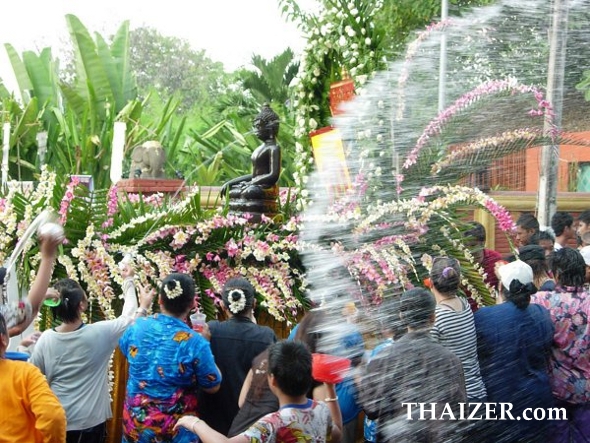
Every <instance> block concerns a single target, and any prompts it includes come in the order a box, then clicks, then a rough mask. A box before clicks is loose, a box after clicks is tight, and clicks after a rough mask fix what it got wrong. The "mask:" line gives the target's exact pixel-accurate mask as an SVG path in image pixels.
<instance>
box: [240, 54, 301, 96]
mask: <svg viewBox="0 0 590 443" xmlns="http://www.w3.org/2000/svg"><path fill="white" fill-rule="evenodd" d="M252 65H253V66H254V67H255V68H256V71H250V70H246V71H243V76H244V81H243V84H244V87H245V88H246V89H247V90H249V91H250V92H251V93H252V95H253V96H254V98H255V99H256V100H257V101H258V103H259V104H261V105H262V104H263V103H271V104H276V105H280V106H284V105H285V103H286V102H287V100H288V99H289V95H290V94H289V84H290V83H291V81H292V80H293V78H294V77H295V75H296V74H297V71H298V69H299V64H298V63H294V62H293V51H292V50H291V49H286V50H285V51H283V52H282V53H281V54H279V55H277V56H276V57H274V58H273V59H272V60H270V61H267V60H266V59H264V58H262V57H261V56H259V55H253V56H252ZM275 107H276V106H275Z"/></svg>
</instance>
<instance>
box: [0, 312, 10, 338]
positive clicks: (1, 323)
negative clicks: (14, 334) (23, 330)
mask: <svg viewBox="0 0 590 443" xmlns="http://www.w3.org/2000/svg"><path fill="white" fill-rule="evenodd" d="M0 335H8V328H7V327H6V319H5V318H4V316H3V315H2V313H1V312H0Z"/></svg>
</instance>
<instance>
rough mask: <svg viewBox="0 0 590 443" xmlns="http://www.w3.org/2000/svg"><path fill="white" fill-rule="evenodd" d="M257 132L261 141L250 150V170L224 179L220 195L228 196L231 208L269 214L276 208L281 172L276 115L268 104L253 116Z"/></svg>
mask: <svg viewBox="0 0 590 443" xmlns="http://www.w3.org/2000/svg"><path fill="white" fill-rule="evenodd" d="M254 129H255V132H256V136H257V137H258V138H259V139H260V140H261V141H262V142H263V143H262V144H261V145H260V146H259V147H258V148H256V149H255V150H254V152H252V156H251V160H252V174H247V175H242V176H240V177H237V178H234V179H232V180H229V181H228V182H226V183H224V185H223V187H222V188H221V193H222V195H228V196H229V206H230V211H232V212H250V213H252V214H254V215H256V214H257V213H258V214H260V213H264V214H269V213H270V214H272V213H273V212H274V211H276V206H277V204H276V200H277V196H278V185H277V183H278V180H279V176H280V174H281V149H280V147H279V145H278V144H277V140H276V137H277V134H278V132H279V116H278V115H277V114H276V113H275V112H274V111H273V110H272V109H271V107H270V106H269V105H268V104H264V105H263V107H262V110H261V111H260V113H259V114H258V116H257V117H256V118H255V120H254Z"/></svg>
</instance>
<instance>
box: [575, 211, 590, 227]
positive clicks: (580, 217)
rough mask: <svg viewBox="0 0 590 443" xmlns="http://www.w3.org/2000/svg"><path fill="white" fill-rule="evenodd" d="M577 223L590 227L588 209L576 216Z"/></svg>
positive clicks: (589, 212)
mask: <svg viewBox="0 0 590 443" xmlns="http://www.w3.org/2000/svg"><path fill="white" fill-rule="evenodd" d="M578 221H579V222H582V223H586V224H587V225H590V209H587V210H585V211H583V212H580V215H578Z"/></svg>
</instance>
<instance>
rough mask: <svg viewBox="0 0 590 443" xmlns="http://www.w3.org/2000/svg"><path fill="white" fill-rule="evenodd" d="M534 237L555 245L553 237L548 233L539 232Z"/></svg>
mask: <svg viewBox="0 0 590 443" xmlns="http://www.w3.org/2000/svg"><path fill="white" fill-rule="evenodd" d="M536 235H537V238H538V240H539V241H541V240H551V241H552V242H553V243H555V235H553V234H552V233H551V232H549V231H539V232H538V233H537V234H536Z"/></svg>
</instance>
